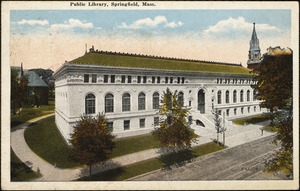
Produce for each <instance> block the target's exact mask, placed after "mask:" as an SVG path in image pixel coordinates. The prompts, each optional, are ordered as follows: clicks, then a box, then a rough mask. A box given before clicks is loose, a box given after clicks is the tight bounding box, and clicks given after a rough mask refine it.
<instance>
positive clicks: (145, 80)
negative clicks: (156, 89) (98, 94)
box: [143, 76, 147, 84]
mask: <svg viewBox="0 0 300 191" xmlns="http://www.w3.org/2000/svg"><path fill="white" fill-rule="evenodd" d="M146 82H147V76H143V83H144V84H145V83H146Z"/></svg>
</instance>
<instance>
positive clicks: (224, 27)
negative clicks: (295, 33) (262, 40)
mask: <svg viewBox="0 0 300 191" xmlns="http://www.w3.org/2000/svg"><path fill="white" fill-rule="evenodd" d="M255 27H256V29H259V31H260V32H279V31H280V29H279V28H278V27H276V26H272V25H269V24H256V25H255ZM252 28H253V23H250V22H247V21H246V20H245V18H244V17H238V18H232V17H230V18H228V19H227V20H221V21H219V22H218V23H217V24H215V25H212V26H209V27H208V28H207V29H205V30H203V32H204V34H217V33H228V32H236V31H238V32H245V31H252Z"/></svg>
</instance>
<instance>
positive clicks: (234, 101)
mask: <svg viewBox="0 0 300 191" xmlns="http://www.w3.org/2000/svg"><path fill="white" fill-rule="evenodd" d="M233 103H236V90H234V91H233Z"/></svg>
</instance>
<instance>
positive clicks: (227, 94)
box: [226, 90, 229, 103]
mask: <svg viewBox="0 0 300 191" xmlns="http://www.w3.org/2000/svg"><path fill="white" fill-rule="evenodd" d="M226 103H229V91H228V90H227V91H226Z"/></svg>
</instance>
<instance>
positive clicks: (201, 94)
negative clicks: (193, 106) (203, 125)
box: [198, 89, 205, 113]
mask: <svg viewBox="0 0 300 191" xmlns="http://www.w3.org/2000/svg"><path fill="white" fill-rule="evenodd" d="M198 110H200V113H205V93H204V90H203V89H201V90H199V92H198Z"/></svg>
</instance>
